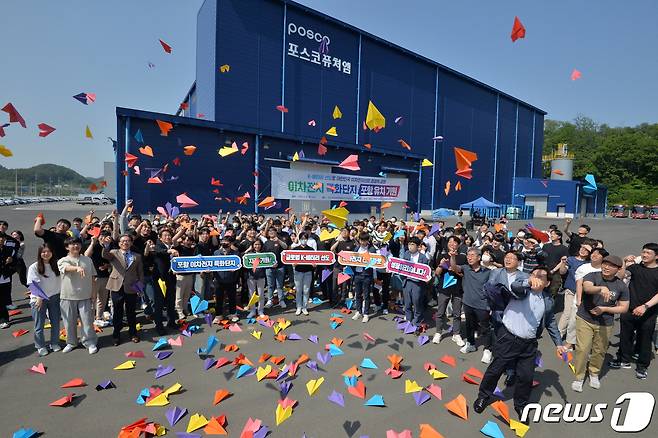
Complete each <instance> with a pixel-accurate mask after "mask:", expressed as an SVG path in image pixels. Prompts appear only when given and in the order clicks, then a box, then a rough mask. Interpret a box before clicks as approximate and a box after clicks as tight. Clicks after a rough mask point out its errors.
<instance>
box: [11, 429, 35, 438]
mask: <svg viewBox="0 0 658 438" xmlns="http://www.w3.org/2000/svg"><path fill="white" fill-rule="evenodd" d="M36 434H37V432H36V431H35V430H32V429H18V430H17V431H16V432H14V435H13V438H31V437H33V436H35V435H36Z"/></svg>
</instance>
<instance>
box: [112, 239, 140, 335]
mask: <svg viewBox="0 0 658 438" xmlns="http://www.w3.org/2000/svg"><path fill="white" fill-rule="evenodd" d="M132 244H133V238H132V236H130V235H128V234H123V235H122V236H120V237H119V249H110V246H109V245H107V246H104V247H103V252H102V257H103V258H104V259H106V260H108V261H109V262H110V264H111V265H112V272H111V273H110V278H109V279H108V280H107V289H108V290H109V291H110V292H111V293H112V304H113V305H114V315H113V318H112V324H113V326H114V332H113V333H112V337H113V338H114V345H119V344H120V343H121V337H120V332H121V328H122V327H123V311H124V306H125V310H126V319H127V320H128V333H129V335H130V337H131V340H132V341H133V342H139V336H137V323H136V318H135V307H136V305H137V292H138V291H142V290H143V288H144V269H143V266H142V256H140V255H139V254H137V253H135V252H133V251H131V249H130V248H131V247H132ZM140 293H141V292H140Z"/></svg>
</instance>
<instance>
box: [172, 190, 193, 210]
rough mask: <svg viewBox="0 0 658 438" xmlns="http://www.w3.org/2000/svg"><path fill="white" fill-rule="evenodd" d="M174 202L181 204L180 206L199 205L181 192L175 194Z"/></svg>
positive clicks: (190, 206)
mask: <svg viewBox="0 0 658 438" xmlns="http://www.w3.org/2000/svg"><path fill="white" fill-rule="evenodd" d="M176 202H178V203H179V204H181V208H192V207H196V206H198V205H199V204H198V203H197V202H196V201H194V200H193V199H192V198H190V197H189V196H188V195H187V193H181V194H180V195H178V196H176Z"/></svg>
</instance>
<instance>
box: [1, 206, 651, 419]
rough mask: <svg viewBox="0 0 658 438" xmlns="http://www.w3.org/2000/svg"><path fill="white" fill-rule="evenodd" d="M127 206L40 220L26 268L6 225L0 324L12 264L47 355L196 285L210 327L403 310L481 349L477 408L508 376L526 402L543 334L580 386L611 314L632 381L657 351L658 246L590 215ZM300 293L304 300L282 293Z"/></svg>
mask: <svg viewBox="0 0 658 438" xmlns="http://www.w3.org/2000/svg"><path fill="white" fill-rule="evenodd" d="M132 207H133V206H132V202H131V201H129V202H128V203H127V204H126V206H125V208H124V210H123V211H122V212H121V213H120V214H119V213H118V212H116V211H115V212H113V213H112V214H109V215H107V216H106V217H102V218H101V217H98V216H95V215H94V212H90V214H89V215H88V216H86V217H85V218H74V219H73V220H72V221H69V220H67V219H59V220H58V221H57V223H56V224H55V226H54V227H51V228H48V229H46V228H44V221H43V217H42V216H38V217H37V218H36V219H35V222H34V229H33V232H34V233H35V235H36V236H37V237H39V238H41V239H42V240H43V244H42V245H41V246H39V248H38V249H37V251H36V255H37V261H36V262H35V263H33V264H31V265H30V266H29V267H26V264H25V262H24V261H23V260H24V258H25V252H24V251H25V246H24V236H23V234H22V233H21V232H20V231H13V232H12V233H11V234H8V231H7V230H8V227H9V224H7V222H5V221H0V299H1V300H2V302H0V327H1V328H7V327H9V325H10V321H9V314H8V311H9V310H11V309H13V308H15V307H14V305H13V303H12V300H11V293H12V284H13V283H12V282H13V277H14V274H17V277H18V281H20V283H21V284H22V285H23V286H26V287H29V290H30V306H31V309H32V315H33V319H34V325H35V329H34V344H35V347H36V350H37V352H38V354H39V355H42V356H44V355H47V354H49V353H50V352H51V351H53V352H54V351H60V350H62V351H63V352H65V353H66V352H69V351H71V350H72V349H74V348H76V347H77V346H78V344H79V341H78V333H77V328H78V321H79V322H80V324H79V325H80V328H81V333H80V335H81V336H80V342H81V343H82V345H83V346H84V347H85V348H87V349H88V351H89V353H90V354H94V353H96V352H97V351H98V348H97V334H96V328H95V327H101V328H102V327H108V326H110V325H111V326H112V328H113V333H112V339H113V342H114V345H119V344H120V343H121V342H122V336H121V335H122V328H123V327H125V326H126V325H127V327H128V336H129V338H130V340H131V341H132V342H139V341H140V337H139V331H138V330H137V317H136V314H137V312H138V311H139V310H140V308H141V310H143V318H145V319H146V320H147V321H153V323H154V325H155V327H154V328H155V330H156V331H157V333H158V334H159V335H165V334H167V333H168V332H169V331H172V330H177V329H178V327H179V326H180V324H181V323H183V322H184V321H185V320H188V319H189V318H190V317H194V316H196V315H193V313H192V312H193V309H192V307H191V306H190V304H189V303H190V298H191V297H192V296H193V295H197V296H199V298H201V299H206V300H209V301H212V300H213V299H214V314H215V319H214V321H213V323H216V324H219V323H221V322H222V321H225V320H228V321H231V322H237V321H238V320H240V318H258V317H260V318H264V317H266V315H272V314H274V313H282V312H288V310H286V309H287V307H288V306H289V305H292V306H293V307H295V312H294V313H295V315H297V316H299V317H301V318H304V317H307V316H308V315H309V310H311V309H310V308H309V303H311V302H316V300H320V301H321V302H322V303H324V304H326V305H328V306H331V307H336V308H343V307H348V308H351V309H352V310H353V316H352V319H353V320H359V321H362V322H363V323H367V322H368V321H369V318H370V317H372V316H373V315H376V314H384V315H386V314H388V313H389V311H391V310H393V309H398V308H401V309H402V313H403V314H404V320H405V321H407V322H408V323H410V325H411V326H412V327H413V329H414V330H415V333H416V334H417V335H419V334H420V333H427V332H429V331H430V330H431V329H432V327H433V326H435V327H436V328H435V333H434V334H433V338H432V342H434V343H435V344H438V343H441V342H442V341H443V340H444V339H446V338H450V339H451V340H452V342H454V343H455V344H456V345H457V346H458V347H459V348H460V350H459V351H460V352H461V353H463V354H469V353H472V352H475V351H477V349H478V344H479V346H481V347H482V358H481V361H482V362H484V363H486V364H488V365H489V366H488V368H487V371H486V373H485V376H484V378H483V380H482V383H481V386H480V393H479V397H478V399H477V400H476V402H475V405H474V408H475V410H476V412H482V410H484V408H485V407H486V406H487V404H488V403H490V401H492V399H493V391H494V389H495V387H496V384H497V382H498V380H499V378H500V377H501V376H502V375H503V373H505V374H506V378H505V382H506V384H508V385H516V386H515V394H514V397H515V408H517V410H518V411H519V412H520V410H521V409H522V408H523V406H525V405H526V404H527V403H528V397H529V395H530V391H531V385H532V377H533V372H534V366H535V359H536V356H537V348H538V347H537V339H538V337H540V336H541V333H542V332H543V330H544V329H545V330H546V332H547V333H548V334H549V336H550V338H551V340H552V341H553V343H554V344H555V346H556V349H557V353H558V354H560V355H564V357H567V356H568V355H571V354H572V355H573V358H574V360H573V363H572V366H573V371H574V374H575V379H574V381H573V383H572V386H571V387H572V389H573V390H574V391H578V392H580V391H582V390H583V384H584V382H585V380H586V379H587V378H588V379H589V386H590V387H591V388H594V389H598V388H600V385H601V382H600V372H601V368H602V367H603V365H604V358H605V354H606V352H607V351H608V346H609V343H610V339H611V337H612V334H613V330H614V328H613V327H614V320H615V315H619V320H620V324H619V327H620V332H621V333H620V336H621V342H620V344H619V345H620V346H619V349H618V352H617V357H616V359H614V360H612V361H611V362H610V363H609V367H610V368H613V369H618V368H631V362H633V361H634V362H635V364H636V377H637V378H638V379H646V378H647V375H648V372H647V369H648V367H649V364H650V362H651V360H652V357H653V353H654V351H653V349H654V348H656V349H657V350H658V342H657V341H656V339H655V336H654V335H655V326H656V319H657V315H658V265H657V260H656V257H657V254H658V244H656V243H646V244H645V245H644V246H643V247H642V250H641V254H640V255H637V256H635V255H628V256H625V257H623V258H621V257H619V256H617V255H613V254H610V253H609V252H608V251H607V250H606V248H605V242H604V241H602V240H597V239H593V238H592V237H590V231H591V230H590V228H589V227H588V226H587V225H580V226H579V227H578V229H577V231H575V232H571V231H570V230H569V228H570V226H571V220H569V219H567V220H566V222H565V226H564V228H563V230H560V229H559V228H558V227H557V226H556V225H551V226H550V228H549V229H548V230H545V231H540V230H536V229H533V228H531V227H526V228H523V229H520V230H515V231H512V230H508V229H507V222H506V221H505V220H501V221H500V223H496V224H490V225H487V224H482V225H481V226H479V227H478V228H477V229H476V230H473V231H471V232H469V230H467V229H466V228H465V227H464V225H463V223H462V222H457V224H456V225H455V226H447V225H446V223H445V222H442V221H439V222H435V223H429V222H426V221H425V220H424V219H420V220H419V221H418V222H405V221H403V220H398V219H397V218H395V217H392V218H390V219H384V218H380V219H378V218H376V217H375V216H371V217H370V218H365V219H362V220H355V221H353V222H352V223H351V224H346V225H345V226H344V227H342V228H339V231H335V230H336V229H337V227H336V225H334V224H332V223H330V221H329V220H328V219H327V218H326V217H323V216H317V215H316V216H311V215H310V214H302V215H299V216H298V215H296V214H295V213H294V212H292V211H290V212H289V213H288V214H287V215H284V216H277V217H266V216H265V215H263V214H243V213H241V212H240V211H238V212H236V213H234V214H222V213H221V212H220V213H219V214H218V215H217V216H202V217H201V218H193V217H190V216H189V215H187V214H179V215H177V216H176V217H162V216H160V217H155V218H154V219H153V220H148V219H146V218H144V217H142V216H140V215H139V214H133V213H132ZM287 249H291V250H292V249H295V250H306V251H320V250H322V251H332V252H334V253H335V254H340V253H344V252H356V253H369V254H378V255H383V256H386V257H391V256H392V257H398V258H401V259H405V260H408V261H410V262H412V263H420V264H426V265H429V266H430V267H431V271H432V273H433V275H432V278H431V279H430V280H429V281H421V280H418V279H415V278H412V277H407V276H402V275H398V274H392V273H391V272H387V270H386V269H383V268H374V267H372V266H351V267H347V266H343V265H341V264H339V263H336V264H335V265H334V266H330V267H329V268H327V266H316V265H312V264H295V265H290V264H284V263H283V262H282V259H281V254H282V252H283V251H284V250H287ZM262 253H273V254H274V255H275V257H276V263H275V264H273V265H272V266H267V267H261V266H254V267H253V268H245V267H243V268H242V269H239V270H235V271H208V272H178V273H175V272H173V271H172V269H171V259H172V258H174V257H179V256H194V255H202V256H211V255H237V256H240V257H242V256H244V255H249V254H262ZM341 274H342V275H341ZM345 274H347V275H348V277H345ZM345 278H347V280H346V279H345ZM255 294H256V295H258V297H257V299H254V298H255ZM290 295H294V301H293V300H290V301H289V302H288V303H287V302H286V300H287V299H288V298H289V297H290ZM250 302H252V303H253V305H252V306H249V305H248V304H249V303H250ZM290 312H292V310H290ZM560 312H561V315H560V317H559V319H556V316H555V315H556V313H560ZM60 319H61V320H62V322H63V327H64V328H65V331H66V344H65V346H64V347H63V348H62V347H61V346H60V343H59V338H60ZM432 319H434V320H435V321H432ZM47 322H50V331H51V333H50V342H49V343H48V342H47V341H46V339H45V338H46V336H45V334H44V332H45V327H46V323H47ZM433 323H435V324H433Z"/></svg>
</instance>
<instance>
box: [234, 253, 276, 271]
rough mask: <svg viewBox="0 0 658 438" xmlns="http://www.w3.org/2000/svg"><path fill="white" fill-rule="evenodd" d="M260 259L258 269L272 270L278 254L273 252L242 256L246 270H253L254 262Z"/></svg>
mask: <svg viewBox="0 0 658 438" xmlns="http://www.w3.org/2000/svg"><path fill="white" fill-rule="evenodd" d="M256 259H258V266H257V268H271V267H272V266H274V265H276V254H274V253H273V252H257V253H251V254H245V255H243V256H242V265H243V266H244V267H245V268H249V269H251V268H253V267H254V260H256Z"/></svg>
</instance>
